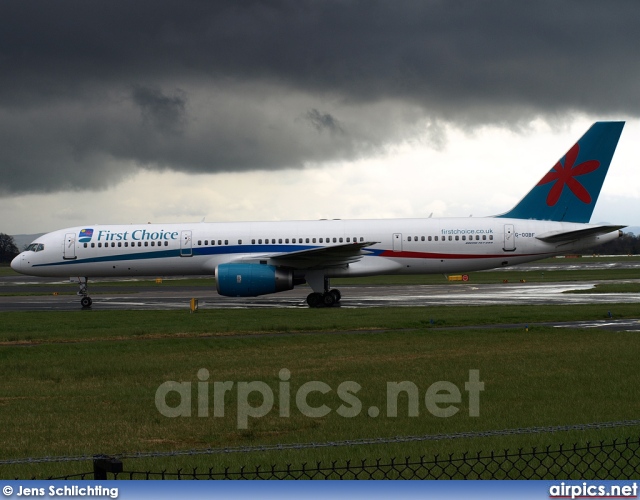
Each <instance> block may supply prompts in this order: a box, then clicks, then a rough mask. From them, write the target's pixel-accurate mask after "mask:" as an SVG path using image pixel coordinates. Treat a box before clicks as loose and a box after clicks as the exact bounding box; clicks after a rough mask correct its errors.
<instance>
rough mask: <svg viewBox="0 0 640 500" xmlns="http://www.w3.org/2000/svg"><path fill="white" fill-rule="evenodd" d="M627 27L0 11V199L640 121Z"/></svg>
mask: <svg viewBox="0 0 640 500" xmlns="http://www.w3.org/2000/svg"><path fill="white" fill-rule="evenodd" d="M638 19H640V4H639V3H637V2H635V1H631V0H630V1H615V0H614V1H611V2H601V1H595V0H594V1H564V2H558V1H547V2H545V1H539V2H506V1H493V2H471V1H467V2H464V1H462V2H449V1H415V2H410V1H406V2H405V1H399V2H391V1H389V2H374V1H361V2H359V1H333V2H332V1H322V2H321V1H317V2H310V1H301V0H292V1H288V2H287V1H282V2H249V1H245V2H240V1H235V0H234V1H227V2H224V1H216V2H209V1H201V2H198V1H191V2H189V1H172V2H170V1H163V0H157V1H153V2H151V1H148V2H146V1H142V0H138V1H135V2H124V1H111V2H97V1H89V0H86V1H75V2H68V1H57V2H50V1H41V2H37V1H33V2H23V1H6V2H2V3H1V4H0V192H5V193H12V192H14V193H15V192H29V191H32V192H39V191H56V190H59V189H68V188H72V189H84V188H91V189H100V188H102V187H106V186H108V185H112V184H114V183H117V182H119V181H120V180H121V179H122V178H124V177H125V176H127V175H130V174H131V173H133V172H135V171H136V169H139V168H147V169H174V170H181V171H187V172H218V171H234V170H250V169H277V168H285V167H302V166H304V165H307V164H313V163H322V162H325V161H332V160H340V159H350V158H355V157H359V156H364V155H367V154H371V153H373V152H375V151H377V150H380V149H383V148H384V147H385V146H387V145H389V144H393V143H394V142H397V141H401V140H404V139H410V138H412V137H415V136H417V135H423V136H425V135H426V136H427V137H432V138H435V139H434V140H435V142H436V143H437V144H441V143H442V140H443V138H442V137H443V136H442V129H441V127H440V126H439V124H442V123H447V122H452V123H455V124H457V125H459V126H463V127H470V128H473V127H474V126H477V125H481V124H499V125H505V126H518V125H520V124H522V123H526V122H527V121H528V120H530V119H532V118H534V117H538V116H542V117H546V118H549V119H553V118H554V117H556V118H561V117H564V116H566V115H567V113H571V112H583V113H590V114H594V115H604V116H618V117H619V116H620V115H626V116H638V115H639V114H640V97H639V96H638V91H637V88H638V82H639V81H640V65H638V64H637V47H640V30H638V29H637V20H638ZM301 117H302V119H301ZM301 123H306V126H301Z"/></svg>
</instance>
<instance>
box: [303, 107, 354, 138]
mask: <svg viewBox="0 0 640 500" xmlns="http://www.w3.org/2000/svg"><path fill="white" fill-rule="evenodd" d="M305 118H306V119H307V120H308V121H309V123H311V125H313V127H314V128H315V129H316V130H318V131H319V132H322V131H323V130H328V131H329V132H330V133H332V134H344V133H345V132H344V130H343V129H342V127H341V126H340V123H339V122H338V120H336V119H335V118H334V117H333V116H331V115H330V114H329V113H324V114H323V113H321V112H320V111H318V110H317V109H315V108H314V109H310V110H309V111H307V114H306V115H305Z"/></svg>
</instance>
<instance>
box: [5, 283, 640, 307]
mask: <svg viewBox="0 0 640 500" xmlns="http://www.w3.org/2000/svg"><path fill="white" fill-rule="evenodd" d="M22 280H23V281H16V280H14V279H11V280H6V279H5V278H0V293H1V294H6V295H3V296H0V311H52V310H58V311H68V310H79V309H80V300H79V297H77V296H76V295H71V294H69V293H70V292H71V293H73V292H75V288H73V287H72V286H71V285H70V284H69V281H68V280H65V281H59V280H51V279H45V278H36V279H29V280H24V278H22ZM632 281H634V280H626V281H625V282H632ZM636 281H637V280H636ZM606 283H613V282H612V281H607V282H606ZM596 284H597V282H596V281H593V282H562V283H500V284H471V283H461V284H450V283H447V284H442V285H392V286H364V285H360V286H341V287H340V291H341V292H342V300H341V302H340V307H343V308H358V307H390V306H396V307H397V306H400V307H408V306H424V307H436V306H442V305H449V306H452V305H494V304H503V305H504V304H513V305H524V304H602V305H606V304H612V303H622V302H624V303H638V304H640V294H635V293H607V294H603V293H580V294H572V293H566V292H568V291H570V290H589V289H592V288H594V286H595V285H596ZM63 285H64V286H63ZM90 285H91V288H90V291H91V297H92V299H93V306H92V309H93V310H114V309H115V310H124V309H134V310H171V309H175V310H177V309H188V308H189V301H190V299H191V298H196V299H198V306H199V308H201V309H220V308H223V309H225V308H226V309H236V308H306V307H308V306H307V304H306V296H307V294H308V293H309V292H310V289H309V288H307V287H304V286H302V287H298V288H296V289H294V290H290V291H287V292H281V293H277V294H273V295H264V296H262V297H255V298H254V297H238V298H234V297H222V296H220V295H218V294H217V292H216V290H215V287H214V286H211V287H209V286H192V287H189V286H162V285H157V286H155V287H154V286H153V285H143V286H136V287H131V286H121V287H119V286H117V285H116V284H113V283H112V284H110V285H109V286H104V285H102V286H101V283H100V282H99V281H97V282H94V283H93V284H92V283H90ZM160 286H162V288H159V287H160ZM56 290H60V292H56ZM14 293H15V294H19V295H9V294H14ZM25 293H33V294H36V293H37V295H22V294H25ZM56 293H58V294H56Z"/></svg>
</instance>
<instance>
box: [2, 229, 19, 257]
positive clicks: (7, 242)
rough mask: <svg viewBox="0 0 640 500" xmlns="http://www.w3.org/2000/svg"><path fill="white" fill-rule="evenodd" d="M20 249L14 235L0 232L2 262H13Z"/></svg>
mask: <svg viewBox="0 0 640 500" xmlns="http://www.w3.org/2000/svg"><path fill="white" fill-rule="evenodd" d="M19 253H20V251H19V250H18V247H17V246H16V242H15V241H14V240H13V236H9V235H8V234H4V233H0V263H3V264H5V263H7V262H11V261H12V260H13V258H14V257H15V256H16V255H18V254H19Z"/></svg>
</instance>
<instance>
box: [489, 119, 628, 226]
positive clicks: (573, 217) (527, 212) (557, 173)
mask: <svg viewBox="0 0 640 500" xmlns="http://www.w3.org/2000/svg"><path fill="white" fill-rule="evenodd" d="M623 127H624V122H596V123H594V124H593V125H592V126H591V128H590V129H589V130H587V132H586V133H585V134H584V135H583V136H582V137H581V138H580V140H579V141H578V142H577V143H576V144H575V145H574V146H573V147H572V148H571V149H570V150H569V151H568V152H567V154H566V155H564V157H562V158H561V159H560V160H559V161H558V162H557V163H556V164H555V165H554V166H553V168H552V169H551V170H550V171H549V173H547V175H545V176H544V177H543V178H542V179H541V180H540V182H538V184H536V185H535V186H534V187H533V189H532V190H531V191H529V194H527V195H526V196H525V197H524V198H523V199H522V201H521V202H520V203H518V204H517V205H516V206H515V207H514V208H512V209H511V210H510V211H509V212H507V213H505V214H502V215H499V216H498V217H504V218H509V219H536V220H552V221H563V222H580V223H587V222H589V220H590V219H591V214H592V213H593V209H594V207H595V205H596V201H598V196H599V195H600V189H601V188H602V184H603V182H604V178H605V176H606V175H607V171H608V170H609V165H610V164H611V158H613V153H614V151H615V149H616V146H617V145H618V139H619V138H620V134H621V133H622V128H623Z"/></svg>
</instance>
